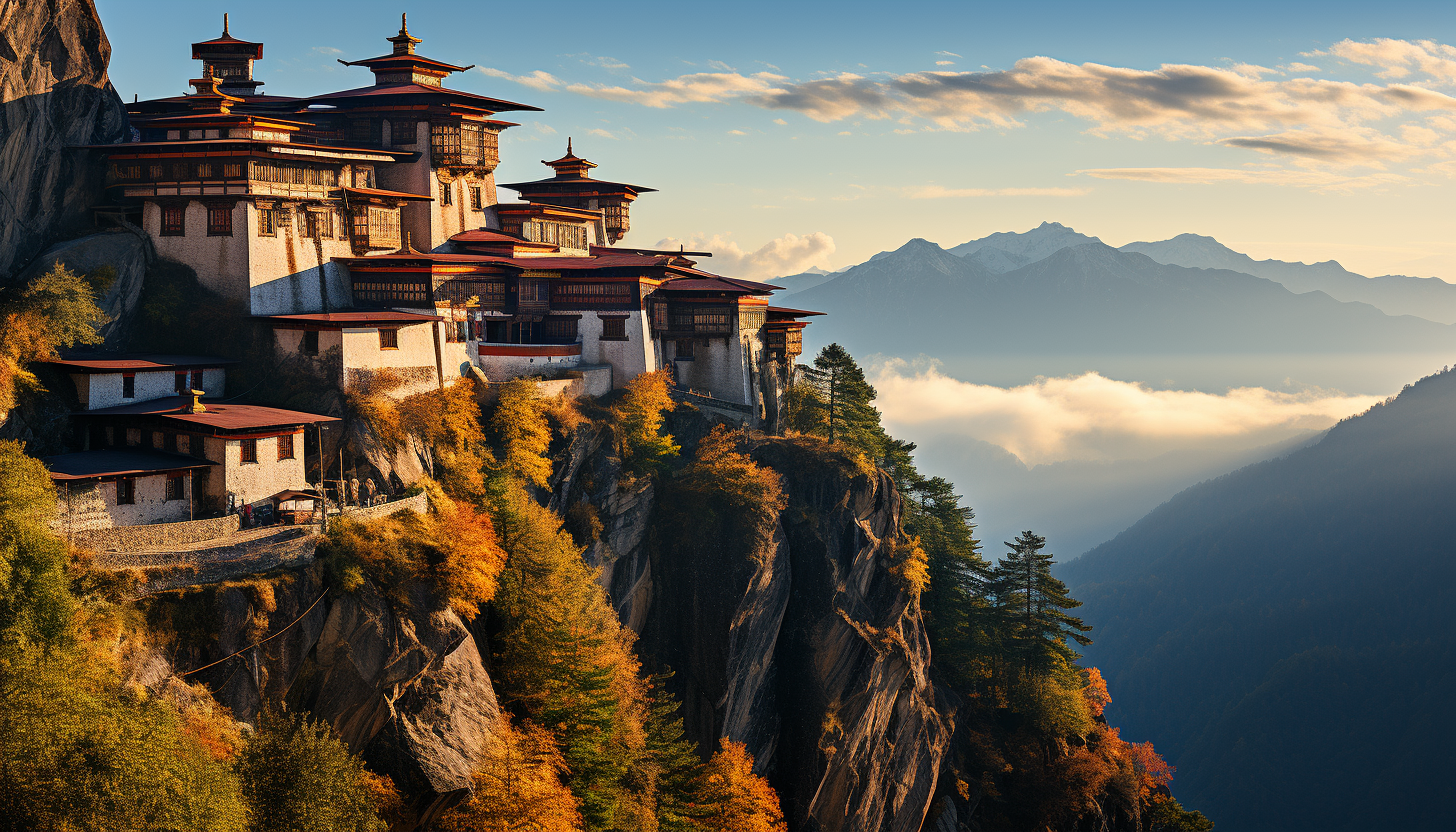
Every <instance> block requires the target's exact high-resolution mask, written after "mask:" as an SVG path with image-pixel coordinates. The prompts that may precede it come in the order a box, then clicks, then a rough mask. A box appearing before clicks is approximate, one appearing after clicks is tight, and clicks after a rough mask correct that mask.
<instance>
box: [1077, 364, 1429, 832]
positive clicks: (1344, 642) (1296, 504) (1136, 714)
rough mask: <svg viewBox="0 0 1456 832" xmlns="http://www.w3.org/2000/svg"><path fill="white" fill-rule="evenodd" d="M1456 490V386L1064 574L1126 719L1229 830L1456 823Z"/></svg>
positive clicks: (1200, 501) (1146, 528) (1217, 493)
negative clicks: (1453, 703)
mask: <svg viewBox="0 0 1456 832" xmlns="http://www.w3.org/2000/svg"><path fill="white" fill-rule="evenodd" d="M1453 494H1456V374H1453V373H1449V372H1447V373H1441V374H1438V375H1435V376H1431V377H1429V378H1426V379H1423V380H1421V381H1420V382H1418V383H1416V384H1414V385H1411V386H1409V387H1407V388H1406V389H1405V390H1404V391H1403V392H1402V393H1401V394H1400V396H1399V397H1397V398H1395V399H1394V400H1391V401H1389V402H1387V403H1385V404H1382V405H1378V406H1376V407H1375V408H1373V409H1371V410H1370V411H1369V412H1367V413H1365V414H1363V415H1361V416H1359V417H1356V418H1353V419H1350V420H1347V421H1345V422H1343V423H1341V424H1339V425H1337V426H1336V427H1335V428H1333V429H1331V430H1330V432H1329V433H1328V435H1327V436H1326V437H1325V438H1324V439H1323V440H1322V441H1321V442H1319V443H1318V444H1316V445H1314V446H1312V447H1308V448H1305V449H1303V450H1300V451H1297V452H1295V453H1293V454H1290V455H1289V456H1287V457H1284V458H1282V459H1276V460H1272V461H1269V462H1264V463H1261V464H1258V465H1253V466H1250V467H1248V468H1245V469H1242V470H1240V471H1237V472H1235V473H1233V474H1230V475H1228V476H1225V477H1221V478H1219V479H1216V480H1212V481H1210V482H1206V483H1203V484H1201V485H1198V486H1196V487H1194V488H1190V489H1188V490H1187V491H1184V492H1183V493H1181V494H1179V495H1177V496H1176V497H1174V498H1173V499H1172V500H1170V501H1169V502H1168V503H1166V504H1164V505H1163V506H1161V507H1159V508H1158V509H1157V510H1156V511H1154V512H1152V513H1151V514H1149V515H1148V516H1147V517H1145V518H1144V519H1143V520H1141V521H1140V522H1138V523H1137V524H1136V525H1134V526H1133V527H1132V528H1130V529H1128V530H1127V531H1126V532H1124V533H1122V534H1121V535H1119V536H1118V537H1116V538H1115V539H1113V540H1112V541H1110V542H1108V543H1105V544H1103V545H1102V546H1099V547H1097V548H1096V549H1094V550H1092V551H1091V552H1089V553H1088V554H1086V555H1085V556H1083V557H1081V558H1079V559H1078V560H1076V561H1074V562H1072V563H1070V564H1067V565H1066V567H1065V568H1064V569H1063V571H1062V575H1063V577H1065V578H1066V579H1067V581H1068V582H1069V584H1071V586H1072V590H1073V592H1074V594H1076V596H1077V597H1079V598H1081V599H1083V600H1084V602H1085V607H1084V611H1085V616H1084V617H1085V618H1086V620H1087V621H1088V622H1089V623H1092V624H1093V625H1095V626H1096V627H1097V631H1098V634H1099V636H1098V639H1097V643H1096V644H1094V645H1093V646H1092V647H1090V648H1089V649H1088V659H1089V660H1090V661H1092V662H1093V663H1096V664H1098V665H1099V666H1101V667H1103V668H1105V669H1108V670H1109V673H1108V680H1109V683H1110V684H1111V686H1112V688H1113V689H1114V690H1116V691H1118V697H1117V699H1116V701H1115V702H1114V703H1113V705H1112V706H1111V707H1110V708H1109V710H1108V713H1109V716H1110V718H1111V719H1113V720H1114V721H1115V722H1118V723H1119V724H1121V725H1123V726H1124V727H1125V729H1126V730H1128V731H1129V732H1130V733H1135V734H1137V735H1138V736H1143V737H1148V738H1150V739H1153V740H1154V741H1156V742H1157V743H1158V746H1159V748H1160V749H1162V750H1164V751H1165V752H1167V753H1168V756H1169V759H1170V761H1171V762H1173V763H1174V764H1175V765H1176V766H1177V767H1178V770H1179V774H1178V780H1177V784H1178V790H1179V795H1180V796H1181V797H1183V798H1184V799H1186V800H1188V801H1190V802H1194V803H1196V805H1199V806H1200V807H1203V808H1205V809H1207V810H1208V811H1209V813H1210V814H1211V815H1213V816H1215V817H1218V818H1219V822H1220V828H1225V829H1233V830H1271V831H1272V830H1299V829H1309V830H1315V829H1319V830H1357V829H1403V830H1419V829H1444V828H1449V814H1448V807H1449V806H1450V804H1451V800H1452V798H1453V796H1456V785H1453V778H1452V775H1453V774H1456V765H1453V751H1452V749H1453V747H1456V716H1453V715H1452V712H1451V709H1450V691H1451V690H1452V685H1453V684H1456V671H1453V670H1452V667H1453V664H1452V662H1453V659H1456V630H1453V628H1452V627H1451V624H1450V620H1449V615H1448V610H1449V608H1450V604H1451V599H1452V593H1453V586H1456V511H1453V510H1452V506H1451V500H1452V495H1453Z"/></svg>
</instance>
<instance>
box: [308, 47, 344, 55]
mask: <svg viewBox="0 0 1456 832" xmlns="http://www.w3.org/2000/svg"><path fill="white" fill-rule="evenodd" d="M313 51H314V52H316V53H318V54H320V55H328V56H329V57H331V58H332V57H333V56H335V55H342V54H344V50H342V49H338V48H335V47H333V46H315V47H314V48H313Z"/></svg>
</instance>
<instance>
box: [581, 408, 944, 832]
mask: <svg viewBox="0 0 1456 832" xmlns="http://www.w3.org/2000/svg"><path fill="white" fill-rule="evenodd" d="M684 427H685V426H684ZM689 432H690V431H684V432H683V433H680V432H678V431H677V430H674V435H675V436H679V437H681V436H683V435H684V433H689ZM697 433H698V435H701V431H698V432H697ZM685 444H687V443H686V442H685ZM750 444H751V446H752V455H753V457H754V459H755V460H756V461H758V462H760V463H761V464H764V465H767V466H769V467H771V468H773V469H774V470H776V471H778V472H779V474H780V475H781V476H782V477H783V480H784V486H785V490H786V492H787V494H788V496H789V506H788V508H787V509H786V510H785V511H784V512H783V513H782V515H781V516H780V518H779V522H778V524H777V527H776V528H775V530H774V533H773V536H772V540H771V543H770V544H769V545H768V546H767V547H766V551H762V552H757V553H754V554H753V556H751V557H749V556H744V555H743V554H742V553H741V552H739V553H737V554H734V546H733V545H732V543H731V542H730V541H722V545H718V544H717V543H714V542H708V543H706V544H703V545H697V546H691V547H687V548H674V547H673V545H672V544H671V543H664V541H671V540H673V539H675V538H676V537H678V536H677V535H674V534H673V533H672V530H665V529H663V528H661V526H659V525H658V524H660V523H662V522H663V521H662V520H661V519H660V516H659V515H658V514H657V513H655V512H654V508H655V502H656V500H657V495H655V494H654V493H653V491H652V489H651V488H650V487H646V486H645V485H643V484H634V485H630V486H628V487H626V488H623V487H621V486H620V485H619V483H618V480H617V478H616V475H617V472H618V471H619V470H620V465H619V464H618V462H617V461H616V460H615V457H614V456H613V455H612V454H611V452H610V449H609V447H608V446H607V444H606V443H603V442H601V441H600V440H599V439H596V438H594V437H593V435H591V434H590V433H589V432H584V433H580V434H578V436H577V437H576V438H575V440H574V441H573V442H572V443H571V448H570V449H569V451H568V453H567V454H566V455H565V457H564V458H563V459H561V460H559V461H558V462H559V464H558V467H557V470H558V471H559V472H561V474H560V475H559V480H558V482H556V483H554V484H553V485H554V486H555V489H554V490H553V497H552V503H553V508H556V509H557V510H559V511H563V512H569V509H570V506H571V504H572V503H573V502H576V501H579V500H588V501H589V502H590V503H591V505H592V506H593V508H594V510H595V511H596V513H597V515H598V516H599V518H600V521H601V524H602V531H601V534H600V535H599V537H598V539H597V540H596V541H595V542H593V543H592V544H591V545H590V546H589V547H588V549H587V552H586V555H585V557H586V558H587V560H588V561H589V562H590V563H591V564H592V565H593V566H596V567H598V568H600V569H601V570H602V572H601V574H602V582H603V584H604V585H605V586H606V587H607V589H608V591H609V592H611V593H612V598H613V601H614V603H615V604H616V606H617V609H618V614H619V616H620V618H621V620H622V621H623V622H624V623H626V624H628V625H629V626H631V627H632V628H633V629H634V630H635V631H636V632H638V634H639V635H640V637H641V640H640V642H639V652H640V653H641V654H642V656H643V659H644V662H645V663H646V665H647V666H648V667H649V668H652V669H656V670H663V669H668V668H670V669H671V670H672V671H673V672H674V674H675V675H674V677H673V679H672V681H671V683H670V684H671V686H672V687H673V689H674V692H675V693H676V694H677V695H678V696H679V698H680V700H681V701H682V703H683V707H682V711H681V713H682V716H683V719H684V724H685V726H686V728H687V731H688V735H689V736H690V737H692V738H693V739H694V740H696V741H697V742H698V744H699V748H700V750H701V751H704V752H709V751H711V750H713V749H714V748H716V746H717V744H718V740H719V739H720V738H727V739H732V740H735V741H739V742H743V743H745V744H746V745H747V746H748V749H749V751H750V752H752V753H753V755H754V759H755V766H756V768H757V769H758V770H759V771H760V772H763V773H765V774H766V775H767V776H768V777H769V779H770V782H772V783H773V785H774V786H775V788H776V789H777V790H778V792H779V794H780V796H781V798H782V799H783V801H784V808H785V813H786V814H787V815H788V816H789V819H790V822H791V828H797V829H812V830H834V831H835V832H861V830H863V832H870V830H875V832H878V831H879V830H906V832H914V830H917V829H919V828H920V825H921V823H922V821H923V820H924V818H925V816H926V813H927V812H928V810H929V808H930V806H931V803H932V800H933V798H934V797H935V794H936V782H937V777H938V774H939V771H940V769H941V763H942V759H943V757H944V756H945V754H946V752H947V749H948V746H949V743H950V733H951V731H950V725H949V720H948V719H947V718H946V717H944V716H942V715H941V713H940V712H938V710H937V702H936V692H935V689H934V687H933V686H932V684H931V681H930V678H929V666H930V649H929V641H928V638H927V636H926V633H925V629H924V626H923V623H922V621H921V616H920V610H919V604H918V601H917V599H916V598H915V597H914V596H913V595H912V594H911V593H909V592H907V591H906V589H905V588H904V585H903V581H902V580H901V579H900V578H899V577H898V576H896V575H895V574H894V573H893V572H892V571H891V569H890V561H889V557H888V555H889V551H888V550H889V549H890V548H891V547H888V546H886V545H885V543H886V542H887V541H894V540H896V539H898V538H900V537H901V536H902V532H901V530H900V525H899V523H900V510H901V505H900V498H899V495H898V493H897V492H896V491H895V489H894V487H893V484H892V483H891V482H890V480H889V478H888V477H887V476H886V475H884V474H883V472H878V471H876V472H874V473H866V472H864V471H861V470H859V469H857V468H856V467H855V466H854V464H853V463H852V462H851V461H849V460H847V459H845V458H844V457H843V455H842V454H839V453H837V452H834V451H832V450H830V449H828V448H826V447H825V446H823V445H819V444H808V443H799V442H796V441H791V440H780V439H761V438H760V439H755V440H753V441H752V442H751V443H750ZM689 452H690V451H689V450H685V451H684V453H685V454H687V453H689ZM662 487H663V488H664V489H669V490H670V489H671V487H672V486H671V482H670V481H668V482H667V483H666V484H664V485H663V486H662ZM662 499H666V498H662ZM568 516H569V514H568Z"/></svg>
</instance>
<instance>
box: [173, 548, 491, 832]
mask: <svg viewBox="0 0 1456 832" xmlns="http://www.w3.org/2000/svg"><path fill="white" fill-rule="evenodd" d="M407 600H408V603H401V600H400V599H393V600H391V599H386V598H385V597H384V596H382V595H381V594H380V593H379V591H378V590H377V588H375V587H374V586H373V585H372V584H369V583H365V584H364V585H363V586H362V587H360V588H359V590H357V591H356V592H352V593H339V592H334V591H331V590H329V589H328V588H327V587H326V585H325V582H324V576H323V574H322V568H321V567H318V566H315V567H312V568H309V569H302V570H295V571H291V572H285V573H282V574H281V575H276V576H271V577H268V578H260V579H257V580H253V581H247V582H242V583H238V584H234V585H226V584H225V585H219V586H216V587H211V588H204V589H202V590H198V591H194V592H191V593H187V594H181V595H175V594H168V595H161V596H156V597H154V598H153V599H151V600H150V601H149V602H148V603H149V605H150V608H151V611H152V612H151V616H152V618H153V620H158V619H160V618H170V619H171V620H172V621H174V622H176V621H178V620H186V621H193V622H198V621H201V622H206V626H205V627H204V628H203V629H204V631H205V632H206V634H207V635H206V637H202V638H191V637H189V635H188V634H187V633H179V634H178V638H177V641H178V648H179V649H178V653H177V659H176V662H177V665H178V667H179V668H189V667H202V666H203V665H206V664H208V663H209V662H213V661H216V660H217V659H219V658H222V657H224V656H228V655H230V654H232V653H234V652H236V651H238V650H242V649H244V648H246V647H248V646H249V645H250V644H253V643H254V642H255V641H257V640H258V639H259V638H260V637H261V636H263V635H268V636H273V638H271V639H270V640H269V641H267V642H266V643H264V644H262V645H261V646H260V647H258V648H255V649H252V650H246V651H245V652H244V653H242V654H241V655H239V656H237V657H236V658H232V659H228V660H227V661H224V662H222V663H221V664H218V665H215V666H214V667H211V668H208V669H207V670H203V671H201V672H200V673H198V674H196V675H195V676H193V677H190V678H189V680H190V681H201V682H203V683H204V684H206V685H207V686H208V687H209V688H210V689H211V690H212V692H213V694H214V695H215V696H216V698H217V699H218V701H219V702H221V703H222V704H224V705H226V706H228V707H229V708H231V709H232V711H233V714H234V715H235V716H236V717H237V718H239V719H243V720H245V721H251V720H253V719H254V718H255V717H256V715H257V713H258V710H259V708H260V707H262V705H263V703H264V702H285V703H287V704H288V705H289V706H290V707H291V708H294V709H305V710H308V711H309V712H311V713H312V714H313V715H314V717H316V718H318V719H322V720H324V721H327V722H328V723H329V724H331V725H332V726H333V727H334V730H336V731H337V732H338V734H339V736H340V737H341V738H342V739H343V740H344V742H346V743H347V744H348V745H349V747H350V748H351V749H353V750H354V751H356V752H360V753H362V754H363V756H364V758H365V760H366V761H368V762H369V764H370V767H371V768H372V769H374V770H375V771H377V772H379V773H381V774H387V775H389V776H390V777H391V778H392V779H393V780H394V782H395V783H396V785H397V786H398V787H399V789H400V791H401V793H403V794H405V795H407V796H408V797H409V800H410V802H409V803H408V804H407V805H406V807H405V818H404V820H403V821H401V823H400V825H399V826H398V827H396V828H397V829H416V828H422V827H424V826H426V825H428V824H429V823H431V822H432V821H433V820H434V819H435V818H437V817H438V816H439V815H440V813H442V812H443V811H445V810H446V809H447V808H449V807H450V806H452V805H454V804H455V803H456V802H458V801H459V800H460V799H461V798H463V797H464V795H465V794H466V793H467V790H468V789H469V788H470V785H471V775H472V773H473V772H474V770H475V767H476V763H477V762H478V761H479V759H480V755H481V754H482V753H483V750H484V748H485V744H486V740H487V739H488V737H489V735H490V732H491V731H492V729H493V726H494V725H495V723H496V721H497V719H499V717H500V709H499V707H498V706H497V704H496V699H495V692H494V690H493V688H492V687H491V682H490V677H489V674H488V673H487V672H486V669H485V666H484V664H483V662H482V661H481V654H480V650H479V648H478V647H477V645H476V642H475V639H474V637H473V636H472V635H471V633H470V631H469V630H468V629H467V628H466V626H465V624H464V623H463V622H461V620H460V618H459V617H458V616H457V615H456V614H455V613H454V612H451V611H450V610H449V609H448V608H446V609H439V608H438V605H437V604H436V603H434V599H431V598H430V597H428V596H427V594H426V592H425V590H424V589H423V588H422V587H418V586H417V587H415V588H414V589H413V591H412V592H411V593H410V596H409V598H408V599H407Z"/></svg>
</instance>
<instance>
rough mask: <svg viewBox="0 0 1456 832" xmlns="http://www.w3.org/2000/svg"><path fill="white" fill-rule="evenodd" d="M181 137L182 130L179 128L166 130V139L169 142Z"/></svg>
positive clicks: (178, 139) (179, 139)
mask: <svg viewBox="0 0 1456 832" xmlns="http://www.w3.org/2000/svg"><path fill="white" fill-rule="evenodd" d="M181 139H182V131H181V130H168V131H167V141H169V142H175V141H181Z"/></svg>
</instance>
